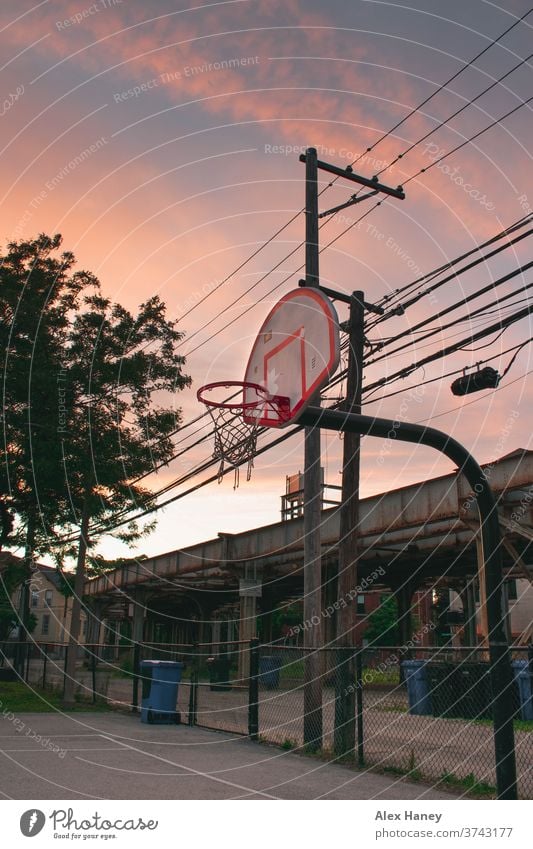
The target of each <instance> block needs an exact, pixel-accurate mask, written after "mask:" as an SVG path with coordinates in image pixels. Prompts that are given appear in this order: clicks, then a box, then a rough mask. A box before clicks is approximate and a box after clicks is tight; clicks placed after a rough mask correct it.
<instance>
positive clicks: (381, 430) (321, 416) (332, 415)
mask: <svg viewBox="0 0 533 849" xmlns="http://www.w3.org/2000/svg"><path fill="white" fill-rule="evenodd" d="M298 424H299V425H305V426H306V427H321V428H326V430H337V431H350V432H352V433H359V434H361V435H362V436H380V437H384V438H387V439H397V440H398V441H399V442H414V443H417V444H419V445H428V446H429V447H430V448H435V449H436V450H437V451H440V452H441V453H442V454H445V455H446V456H447V457H449V458H450V460H453V462H454V463H456V464H457V466H458V468H459V471H460V472H462V473H463V474H464V476H465V477H466V479H467V480H468V483H469V484H470V486H471V487H472V490H473V492H474V494H475V496H476V499H477V505H478V510H479V517H480V521H481V534H482V540H483V553H484V558H485V579H486V585H487V619H488V631H489V634H488V640H489V657H490V680H491V685H492V710H493V720H494V748H495V756H496V786H497V791H498V799H516V798H517V787H516V760H515V743H514V728H513V719H514V715H513V704H512V699H511V692H512V686H513V672H512V669H511V657H510V653H509V646H508V643H507V637H506V634H505V628H504V621H505V616H504V603H503V592H502V589H503V587H502V554H501V546H502V540H501V535H500V525H499V521H498V512H497V508H496V502H495V500H494V496H493V494H492V490H491V488H490V486H489V483H488V481H487V478H486V477H485V474H484V472H483V470H482V469H481V467H480V465H479V464H478V463H477V461H476V460H475V459H474V457H472V455H471V454H470V453H469V452H468V451H467V450H466V448H464V446H463V445H461V444H460V443H459V442H457V440H455V439H453V438H452V437H451V436H448V434H446V433H443V432H442V431H440V430H435V428H432V427H423V426H422V425H417V424H409V423H408V422H398V421H393V420H392V419H375V418H372V417H371V416H362V415H357V414H355V413H343V412H339V411H337V410H323V409H319V408H316V407H308V408H307V410H305V411H304V412H303V413H302V415H301V416H300V417H299V419H298Z"/></svg>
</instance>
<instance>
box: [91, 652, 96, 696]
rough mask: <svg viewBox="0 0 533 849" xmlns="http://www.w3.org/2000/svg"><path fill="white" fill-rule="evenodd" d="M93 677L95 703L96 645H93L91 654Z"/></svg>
mask: <svg viewBox="0 0 533 849" xmlns="http://www.w3.org/2000/svg"><path fill="white" fill-rule="evenodd" d="M91 678H92V687H93V704H95V703H96V646H95V645H93V647H92V654H91Z"/></svg>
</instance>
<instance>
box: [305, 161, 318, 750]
mask: <svg viewBox="0 0 533 849" xmlns="http://www.w3.org/2000/svg"><path fill="white" fill-rule="evenodd" d="M305 213H306V218H305V277H306V285H307V286H312V287H317V286H318V285H319V277H318V172H317V153H316V150H315V149H314V148H308V149H307V151H306V161H305ZM316 403H319V401H318V398H317V399H316ZM321 501H322V482H321V479H320V427H315V426H314V425H311V426H310V427H308V428H306V431H305V450H304V620H305V621H306V622H310V623H311V627H310V628H309V630H308V631H307V632H306V642H307V646H308V648H309V649H310V650H309V651H307V652H305V660H304V745H305V746H306V747H307V748H309V749H319V748H321V746H322V663H321V661H322V657H321V651H320V650H321V647H322V620H321V615H320V614H321V610H322V568H321V554H320V512H321Z"/></svg>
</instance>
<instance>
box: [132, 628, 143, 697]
mask: <svg viewBox="0 0 533 849" xmlns="http://www.w3.org/2000/svg"><path fill="white" fill-rule="evenodd" d="M140 668H141V647H140V645H139V643H137V642H136V643H134V644H133V692H132V696H131V712H132V713H137V712H138V710H139V673H140Z"/></svg>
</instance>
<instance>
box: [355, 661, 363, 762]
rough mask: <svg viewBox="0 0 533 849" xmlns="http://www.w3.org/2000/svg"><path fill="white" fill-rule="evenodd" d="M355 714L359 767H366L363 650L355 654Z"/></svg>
mask: <svg viewBox="0 0 533 849" xmlns="http://www.w3.org/2000/svg"><path fill="white" fill-rule="evenodd" d="M355 712H356V715H357V765H358V766H359V767H360V769H362V768H363V767H364V765H365V749H364V727H363V649H362V648H359V649H357V651H356V653H355Z"/></svg>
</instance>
